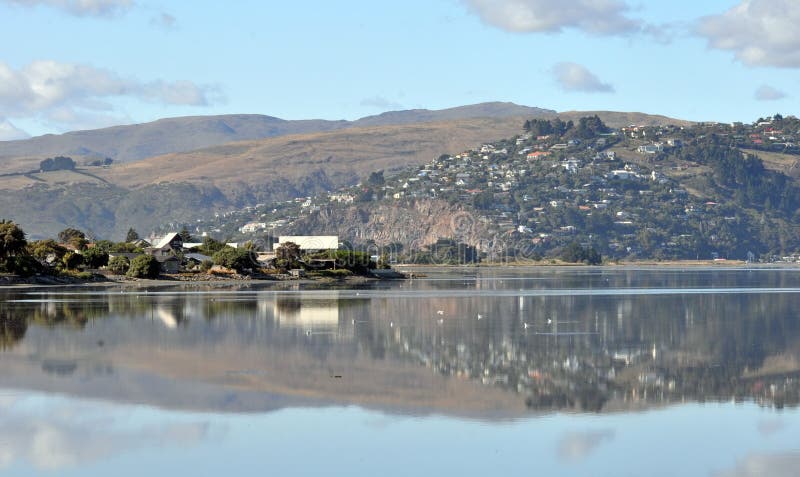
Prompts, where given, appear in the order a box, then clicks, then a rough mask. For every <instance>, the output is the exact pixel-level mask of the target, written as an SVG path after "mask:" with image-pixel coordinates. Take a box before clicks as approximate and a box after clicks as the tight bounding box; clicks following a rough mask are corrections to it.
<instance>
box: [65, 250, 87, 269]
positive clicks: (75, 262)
mask: <svg viewBox="0 0 800 477" xmlns="http://www.w3.org/2000/svg"><path fill="white" fill-rule="evenodd" d="M61 264H62V265H63V268H66V269H67V270H76V269H77V268H78V267H80V266H81V265H83V264H84V259H83V255H81V254H79V253H75V252H67V253H66V254H64V256H63V257H61Z"/></svg>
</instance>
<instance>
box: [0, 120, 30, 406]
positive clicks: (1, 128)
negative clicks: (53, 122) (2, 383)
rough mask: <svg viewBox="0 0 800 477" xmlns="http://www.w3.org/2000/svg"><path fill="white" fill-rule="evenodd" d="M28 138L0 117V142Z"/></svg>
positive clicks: (23, 132) (26, 134)
mask: <svg viewBox="0 0 800 477" xmlns="http://www.w3.org/2000/svg"><path fill="white" fill-rule="evenodd" d="M29 137H31V136H30V134H28V133H26V132H25V131H23V130H22V129H20V128H18V127H16V126H14V124H12V123H11V121H9V120H8V119H5V118H3V117H0V141H13V140H15V139H27V138H29ZM0 407H2V406H0Z"/></svg>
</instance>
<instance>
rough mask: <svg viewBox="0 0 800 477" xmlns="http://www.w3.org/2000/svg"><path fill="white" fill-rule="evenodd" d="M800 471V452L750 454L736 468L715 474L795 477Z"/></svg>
mask: <svg viewBox="0 0 800 477" xmlns="http://www.w3.org/2000/svg"><path fill="white" fill-rule="evenodd" d="M799 469H800V452H787V453H784V454H750V455H748V456H747V457H745V458H744V460H740V461H739V462H737V463H736V467H734V468H733V469H731V470H727V471H724V472H718V473H716V474H714V475H715V476H716V477H763V476H765V475H769V476H770V477H795V476H797V474H798V470H799Z"/></svg>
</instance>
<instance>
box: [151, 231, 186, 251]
mask: <svg viewBox="0 0 800 477" xmlns="http://www.w3.org/2000/svg"><path fill="white" fill-rule="evenodd" d="M153 248H154V249H158V250H164V249H170V250H175V251H177V250H181V249H182V248H183V239H182V238H181V235H180V234H179V233H177V232H172V233H169V234H167V235H165V236H163V237H161V240H159V241H157V242H156V244H155V245H153Z"/></svg>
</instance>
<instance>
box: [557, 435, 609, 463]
mask: <svg viewBox="0 0 800 477" xmlns="http://www.w3.org/2000/svg"><path fill="white" fill-rule="evenodd" d="M613 439H614V430H612V429H601V430H597V431H588V432H573V433H569V434H567V435H565V436H564V437H563V438H562V439H561V440H560V441H559V443H558V457H559V458H560V459H561V460H562V461H565V462H577V461H580V460H583V459H585V458H587V457H588V456H589V454H591V453H592V452H594V451H595V449H597V447H599V446H600V444H602V443H603V442H605V441H611V440H613Z"/></svg>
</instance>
